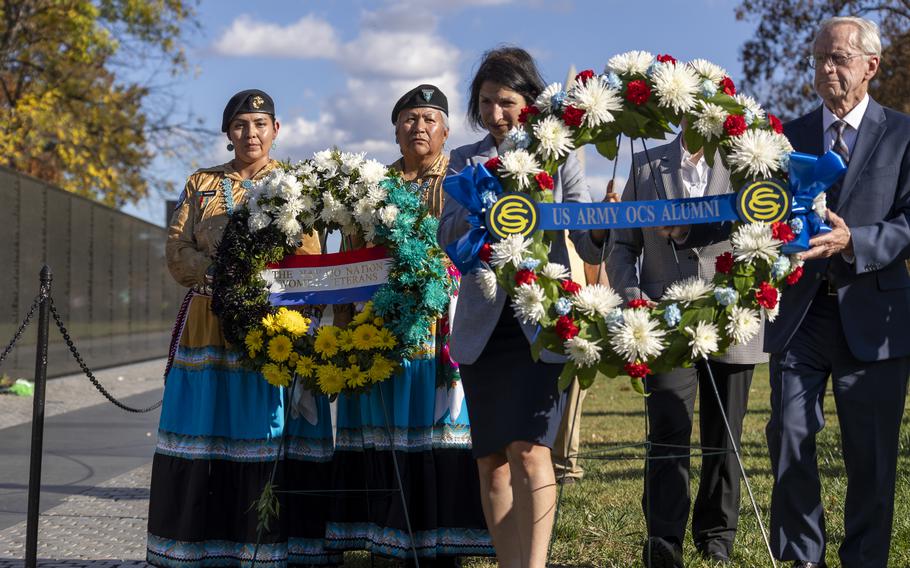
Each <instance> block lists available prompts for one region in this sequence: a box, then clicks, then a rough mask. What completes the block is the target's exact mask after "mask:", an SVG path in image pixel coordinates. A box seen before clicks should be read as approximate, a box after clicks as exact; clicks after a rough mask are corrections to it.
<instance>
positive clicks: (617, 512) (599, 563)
mask: <svg viewBox="0 0 910 568" xmlns="http://www.w3.org/2000/svg"><path fill="white" fill-rule="evenodd" d="M769 393H770V388H769V387H768V369H767V366H760V367H758V368H757V369H756V373H755V377H754V379H753V382H752V390H751V393H750V400H749V412H748V415H747V416H746V423H745V427H744V433H743V455H744V459H745V465H746V471H747V473H748V474H749V478H750V481H751V484H752V489H753V491H754V493H755V497H756V500H757V502H758V505H759V508H760V509H761V511H762V515H763V519H764V523H765V526H766V527H767V523H768V506H769V504H770V500H771V472H770V468H771V463H770V461H769V458H768V451H767V445H766V443H765V424H766V423H767V421H768V416H769V413H770V405H769V402H768V398H769ZM584 404H585V405H584V417H583V420H582V444H583V445H582V450H581V451H582V452H583V453H584V452H588V453H590V452H600V451H603V450H607V449H609V448H610V447H612V446H615V445H619V444H630V443H635V442H640V441H642V440H643V438H644V411H643V401H642V398H641V397H640V396H639V395H637V394H636V393H635V392H634V391H632V389H631V388H630V387H629V386H628V382H627V380H626V379H616V380H614V381H609V382H607V381H605V382H602V383H599V384H596V385H594V386H593V387H592V389H591V392H589V393H588V396H587V398H586V399H585V403H584ZM825 410H826V411H825V421H826V426H825V428H824V430H822V432H821V433H820V434H819V436H818V456H819V468H820V470H821V472H822V487H823V492H824V496H823V498H824V506H825V512H826V524H827V530H828V539H829V540H828V553H827V559H826V560H827V563H828V565H829V566H832V567H833V566H839V565H840V562H839V561H838V559H837V548H838V546H839V544H840V541H841V539H842V538H843V514H844V508H843V502H844V493H845V491H846V486H847V480H846V477H845V474H844V468H843V460H842V459H841V450H840V434H839V428H838V423H837V416H836V414H835V411H834V397H833V395H832V394H831V392H830V388H829V391H828V394H827V395H826V398H825ZM695 411H696V412H698V407H697V406H696V410H695ZM908 419H910V418H908V414H907V413H905V416H904V423H903V427H902V429H901V437H900V457H899V462H898V483H897V498H896V501H897V503H896V510H895V515H894V528H893V537H892V543H891V559H890V562H889V565H890V566H910V480H908V477H907V475H906V472H907V471H908V466H910V427H908V425H907V421H908ZM697 440H698V418H697V417H696V419H695V432H694V433H693V443H697ZM625 453H632V452H631V451H627V452H625ZM639 453H640V452H639ZM582 465H583V467H584V468H585V478H584V480H583V481H582V482H581V483H579V484H575V485H568V486H565V488H564V490H563V493H562V502H561V509H560V513H559V522H558V525H557V528H556V535H555V540H554V542H553V547H552V552H551V563H552V564H554V565H557V566H565V567H570V566H571V567H576V566H578V567H581V566H585V567H587V566H591V567H598V568H600V567H624V568H625V567H629V566H640V565H641V560H640V559H641V548H642V543H643V542H644V536H645V523H644V518H643V516H642V512H641V505H640V500H641V491H642V461H641V460H630V461H605V460H593V459H587V460H584V461H583V462H582ZM699 467H700V460H698V459H697V458H695V459H693V461H692V485H691V486H692V494H693V500H694V494H695V491H696V489H697V484H698V471H699ZM690 526H691V525H690ZM684 546H685V557H686V566H687V567H708V566H712V563H710V562H707V561H704V560H701V558H700V557H699V556H698V555H697V554H696V553H695V550H694V547H693V545H692V540H691V535H687V540H686V543H685V545H684ZM349 559H350V563H349V565H351V566H370V561H369V560H368V559H367V558H365V557H364V555H360V554H357V555H352V556H351V557H349ZM732 560H733V562H734V565H736V566H770V565H771V562H770V560H769V559H768V555H767V552H766V550H765V545H764V542H763V541H762V537H761V532H760V530H759V528H758V523H757V522H756V520H755V515H754V513H753V511H752V505H751V504H750V502H749V496H748V494H747V492H746V490H745V487H743V491H742V502H741V505H740V525H739V533H738V535H737V538H736V545H735V548H734V552H733V558H732ZM375 565H376V566H387V565H388V564H387V563H385V562H380V561H378V560H377V561H376V563H375ZM495 565H496V563H495V562H491V561H490V560H488V559H479V558H478V559H470V560H469V561H468V562H466V566H469V567H471V568H486V567H489V566H495Z"/></svg>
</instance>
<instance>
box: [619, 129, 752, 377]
mask: <svg viewBox="0 0 910 568" xmlns="http://www.w3.org/2000/svg"><path fill="white" fill-rule="evenodd" d="M648 155H649V156H650V158H651V163H650V164H649V163H648V161H647V157H646V156H645V154H644V152H640V153H638V154H635V157H634V158H633V166H632V168H633V171H632V173H631V174H630V176H629V180H628V181H627V182H626V187H625V189H624V190H623V195H622V199H623V201H653V200H657V199H660V198H661V197H662V195H666V197H667V199H680V198H684V197H686V194H685V189H684V188H683V184H682V178H681V174H680V160H681V158H682V149H681V147H680V140H679V138H678V137H677V138H676V139H675V140H674V141H673V142H670V143H669V144H664V145H663V146H659V147H657V148H654V149H653V150H649V151H648ZM652 171H653V173H654V174H655V175H654V177H653V178H652V175H651V174H652ZM655 181H656V182H657V184H658V186H659V187H661V188H663V192H662V193H655V188H654V182H655ZM730 190H731V188H730V175H729V173H728V172H727V170H726V168H725V167H724V165H723V162H722V161H721V159H720V156H717V157H716V159H715V161H714V167H713V168H712V169H711V176H710V178H709V179H708V186H707V188H705V195H720V194H723V193H729V192H730ZM636 193H637V195H636ZM730 250H732V246H731V245H730V242H729V241H721V242H719V243H716V244H711V245H708V246H705V247H702V248H693V249H689V250H682V249H680V250H678V251H677V258H679V264H678V265H677V264H676V258H674V256H673V247H672V245H671V244H670V242H669V241H668V240H667V239H666V238H663V237H661V236H660V235H658V233H657V229H656V228H643V229H642V228H637V229H615V230H613V231H611V233H610V256H609V260H608V261H607V274H608V276H609V277H610V284H612V285H613V287H614V288H615V289H616V291H617V292H618V293H619V295H620V296H622V297H623V298H625V299H626V300H631V299H633V298H638V297H642V298H647V299H651V300H659V299H660V297H661V296H662V295H663V293H664V290H665V289H666V288H667V287H668V286H669V285H670V284H672V283H673V282H676V281H677V280H682V279H683V278H688V277H689V276H700V277H702V278H704V279H705V280H709V281H710V280H711V279H712V278H714V259H715V258H716V257H717V256H718V255H720V254H723V253H724V252H727V251H730ZM639 260H640V262H641V267H640V274H639V266H638V263H639ZM761 335H762V334H761V333H759V334H758V335H757V336H756V337H754V338H752V340H751V341H750V342H749V343H747V344H745V345H735V346H731V347H730V348H729V349H728V350H727V352H726V353H725V354H723V355H720V356H716V357H711V359H712V360H715V361H720V362H723V363H733V364H756V363H764V362H766V361H767V360H768V356H767V355H766V354H765V353H764V352H763V351H762V338H761Z"/></svg>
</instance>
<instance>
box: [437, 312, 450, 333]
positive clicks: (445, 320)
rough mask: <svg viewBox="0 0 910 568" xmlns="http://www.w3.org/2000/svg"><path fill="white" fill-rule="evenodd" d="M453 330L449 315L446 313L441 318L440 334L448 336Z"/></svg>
mask: <svg viewBox="0 0 910 568" xmlns="http://www.w3.org/2000/svg"><path fill="white" fill-rule="evenodd" d="M450 331H452V329H451V328H450V327H449V314H447V313H445V314H443V315H442V317H440V318H439V333H440V334H442V335H448V334H449V332H450Z"/></svg>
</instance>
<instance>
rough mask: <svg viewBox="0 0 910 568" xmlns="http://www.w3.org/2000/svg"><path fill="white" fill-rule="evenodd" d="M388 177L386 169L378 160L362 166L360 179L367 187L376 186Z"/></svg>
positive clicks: (368, 161) (367, 162)
mask: <svg viewBox="0 0 910 568" xmlns="http://www.w3.org/2000/svg"><path fill="white" fill-rule="evenodd" d="M385 176H386V167H385V166H384V165H382V162H379V161H377V160H367V161H365V162H364V163H363V165H361V166H360V179H361V181H363V183H364V184H366V185H367V186H371V185H375V184H377V183H379V182H380V181H382V179H383V178H384V177H385Z"/></svg>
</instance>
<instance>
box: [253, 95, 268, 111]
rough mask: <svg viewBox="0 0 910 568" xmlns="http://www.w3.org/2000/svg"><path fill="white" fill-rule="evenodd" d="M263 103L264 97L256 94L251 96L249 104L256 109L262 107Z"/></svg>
mask: <svg viewBox="0 0 910 568" xmlns="http://www.w3.org/2000/svg"><path fill="white" fill-rule="evenodd" d="M264 104H265V99H263V98H262V97H260V96H259V95H256V96H255V97H253V98H252V99H251V100H250V106H252V107H253V108H256V109H258V108H262V105H264Z"/></svg>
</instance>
